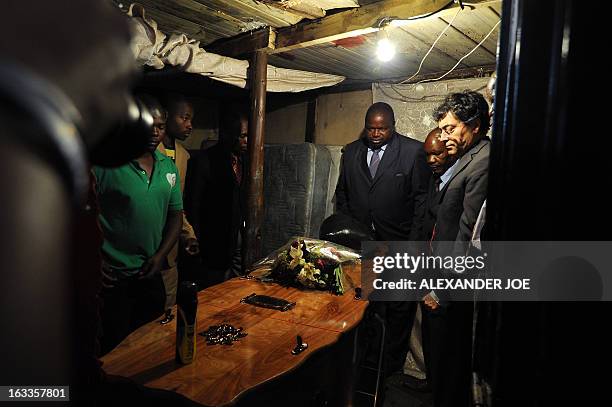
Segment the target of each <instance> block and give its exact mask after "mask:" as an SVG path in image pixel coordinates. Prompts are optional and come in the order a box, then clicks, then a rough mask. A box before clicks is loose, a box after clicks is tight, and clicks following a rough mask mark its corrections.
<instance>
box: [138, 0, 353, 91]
mask: <svg viewBox="0 0 612 407" xmlns="http://www.w3.org/2000/svg"><path fill="white" fill-rule="evenodd" d="M128 15H129V16H130V17H132V18H131V20H132V24H133V29H134V37H133V40H132V51H133V52H134V55H135V57H136V60H137V62H138V63H139V64H142V65H147V66H151V67H153V68H156V69H161V68H163V67H164V66H166V65H171V66H180V67H181V68H182V69H183V70H184V71H185V72H190V73H195V74H200V75H204V76H207V77H209V78H211V79H215V80H218V81H221V82H225V83H228V84H230V85H234V86H238V87H241V88H244V87H245V86H246V79H247V70H248V67H249V63H248V61H242V60H238V59H234V58H229V57H224V56H222V55H217V54H213V53H210V52H206V51H205V50H204V49H202V48H201V47H200V42H199V41H196V40H192V39H189V38H187V36H186V35H184V34H171V35H170V36H169V37H168V36H167V35H166V34H164V33H163V32H161V31H160V30H159V29H158V28H157V23H156V22H155V21H154V20H152V19H150V18H148V17H147V16H146V15H145V10H144V8H143V7H142V6H141V5H138V4H132V5H131V6H130V10H129V12H128ZM343 80H344V77H343V76H337V75H330V74H323V73H315V72H306V71H297V70H293V69H283V68H276V67H274V66H271V65H268V84H267V90H268V91H269V92H302V91H305V90H310V89H316V88H321V87H325V86H333V85H336V84H338V83H340V82H342V81H343Z"/></svg>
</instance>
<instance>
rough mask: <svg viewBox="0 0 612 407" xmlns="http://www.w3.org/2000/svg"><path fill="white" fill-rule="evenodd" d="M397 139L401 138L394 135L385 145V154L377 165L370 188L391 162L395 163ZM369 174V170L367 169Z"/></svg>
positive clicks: (397, 149) (397, 147) (397, 146)
mask: <svg viewBox="0 0 612 407" xmlns="http://www.w3.org/2000/svg"><path fill="white" fill-rule="evenodd" d="M398 137H403V136H400V135H398V134H397V133H395V134H394V135H393V137H392V138H391V142H390V143H389V144H387V148H386V149H385V153H384V154H383V156H382V158H381V160H380V164H379V165H378V169H377V170H376V175H375V176H374V179H373V180H372V186H374V185H375V184H376V182H378V180H379V179H380V177H382V174H383V173H384V172H385V171H387V170H388V169H389V168H390V167H391V164H392V163H393V162H395V158H396V157H397V154H398V151H399V142H398V140H397V138H398ZM368 173H369V169H368Z"/></svg>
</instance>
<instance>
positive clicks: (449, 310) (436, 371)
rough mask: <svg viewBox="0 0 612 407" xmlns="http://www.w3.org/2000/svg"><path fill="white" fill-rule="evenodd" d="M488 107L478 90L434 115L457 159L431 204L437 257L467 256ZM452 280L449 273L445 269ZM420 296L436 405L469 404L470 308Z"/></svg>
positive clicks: (484, 173) (483, 186) (484, 161)
mask: <svg viewBox="0 0 612 407" xmlns="http://www.w3.org/2000/svg"><path fill="white" fill-rule="evenodd" d="M488 110H489V108H488V105H487V102H486V101H485V99H484V97H483V96H482V95H480V94H479V93H477V92H472V91H465V92H462V93H453V94H451V95H448V96H447V97H446V99H445V100H444V102H443V103H442V104H441V105H440V106H439V107H438V108H437V109H436V110H435V111H434V115H433V116H434V119H435V120H437V121H438V127H439V128H440V130H441V139H442V140H443V141H444V142H445V143H446V148H447V150H448V154H449V156H454V157H458V160H457V162H456V163H455V164H454V165H453V167H452V168H451V169H450V170H449V171H450V172H451V174H450V175H449V177H448V180H447V181H446V182H445V183H444V184H443V185H441V188H440V191H439V193H437V194H436V195H435V199H433V200H432V201H431V202H430V203H429V204H428V206H429V208H428V211H427V213H432V211H433V212H434V213H435V223H434V225H433V228H432V229H431V231H430V233H429V235H430V239H429V240H430V248H431V251H432V254H434V255H439V256H448V255H453V256H465V255H466V253H467V250H468V246H469V242H470V239H471V236H472V231H473V228H474V225H475V223H476V219H477V217H478V212H479V211H480V208H481V206H482V204H483V202H484V200H485V198H486V194H487V181H488V169H489V148H490V147H489V144H490V142H489V139H488V138H487V137H486V133H487V130H488V129H489V114H488ZM442 272H443V273H445V274H446V275H447V277H448V276H452V271H451V270H443V271H442ZM444 294H445V293H440V292H431V293H429V294H427V295H426V296H425V298H424V304H425V306H424V307H423V309H424V312H423V345H424V351H425V359H426V365H427V375H428V377H429V379H430V381H431V384H432V387H433V392H434V405H435V406H436V407H446V406H453V407H462V406H468V405H469V404H470V380H471V349H472V343H471V341H472V336H471V329H472V310H473V304H472V303H470V302H452V301H445V299H446V297H445V295H444Z"/></svg>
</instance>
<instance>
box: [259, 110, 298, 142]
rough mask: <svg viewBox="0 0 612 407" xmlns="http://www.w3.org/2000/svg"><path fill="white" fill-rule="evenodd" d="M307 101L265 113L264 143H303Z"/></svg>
mask: <svg viewBox="0 0 612 407" xmlns="http://www.w3.org/2000/svg"><path fill="white" fill-rule="evenodd" d="M307 114H308V103H306V102H304V103H296V104H293V105H289V106H285V107H282V108H280V109H277V110H274V111H272V112H268V113H266V129H265V131H266V133H265V142H266V144H293V143H303V142H304V140H305V138H306V117H307Z"/></svg>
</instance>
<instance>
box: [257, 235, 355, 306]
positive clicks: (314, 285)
mask: <svg viewBox="0 0 612 407" xmlns="http://www.w3.org/2000/svg"><path fill="white" fill-rule="evenodd" d="M359 258H360V256H359V254H358V253H357V252H355V251H353V250H351V249H349V248H346V247H343V246H340V245H336V244H334V243H330V242H327V241H325V240H318V239H310V238H304V237H296V238H292V239H291V240H290V242H289V243H288V244H286V245H285V246H283V247H281V248H280V249H279V250H277V251H276V252H274V253H272V254H271V255H269V256H268V257H266V258H265V259H263V260H260V261H259V262H257V263H255V264H254V265H253V271H252V272H251V273H250V274H249V276H250V277H252V278H256V279H259V280H262V281H273V282H276V283H279V284H281V285H285V286H293V287H298V288H310V289H317V290H329V291H330V292H331V293H333V294H335V295H342V294H344V291H345V290H346V289H347V288H348V287H347V286H348V285H349V282H348V281H347V280H348V279H347V276H346V275H345V274H344V273H343V272H342V263H344V262H347V261H359Z"/></svg>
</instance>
